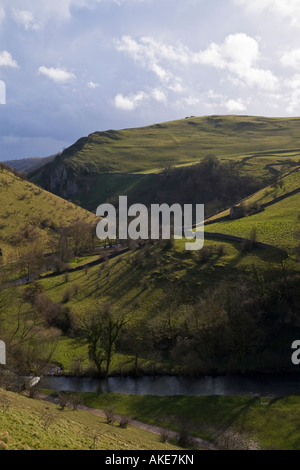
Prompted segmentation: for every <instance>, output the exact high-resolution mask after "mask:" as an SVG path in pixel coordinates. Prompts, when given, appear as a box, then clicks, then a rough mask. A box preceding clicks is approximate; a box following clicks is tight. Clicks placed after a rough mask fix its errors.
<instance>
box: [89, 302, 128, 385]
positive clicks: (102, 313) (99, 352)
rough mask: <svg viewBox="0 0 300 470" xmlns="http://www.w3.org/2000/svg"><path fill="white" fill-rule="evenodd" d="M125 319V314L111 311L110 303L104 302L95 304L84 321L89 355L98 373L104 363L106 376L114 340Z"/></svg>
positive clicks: (113, 349)
mask: <svg viewBox="0 0 300 470" xmlns="http://www.w3.org/2000/svg"><path fill="white" fill-rule="evenodd" d="M127 321H128V320H127V319H126V316H125V315H118V314H116V313H113V309H112V305H111V304H110V303H104V304H100V305H99V304H98V305H96V308H95V310H94V312H92V314H91V315H90V317H89V319H88V320H87V321H86V322H85V330H86V335H87V341H88V346H89V357H90V359H91V360H92V361H93V362H94V364H95V365H96V367H97V369H98V372H99V375H102V374H103V370H102V365H104V376H105V377H107V376H108V374H109V368H110V364H111V359H112V356H113V353H114V351H115V344H116V341H117V339H118V337H119V334H120V332H121V330H122V328H123V326H124V325H125V324H126V323H127Z"/></svg>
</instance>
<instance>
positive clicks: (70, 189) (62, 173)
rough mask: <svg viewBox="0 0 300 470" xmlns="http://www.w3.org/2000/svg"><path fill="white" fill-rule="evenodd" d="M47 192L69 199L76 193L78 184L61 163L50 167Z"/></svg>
mask: <svg viewBox="0 0 300 470" xmlns="http://www.w3.org/2000/svg"><path fill="white" fill-rule="evenodd" d="M48 178H49V179H48V186H49V191H51V192H52V193H55V194H58V195H59V196H61V197H64V198H69V197H73V196H75V195H76V194H77V193H78V190H79V188H78V183H77V181H76V179H75V176H74V174H73V173H72V172H71V171H70V169H67V168H66V167H65V165H64V164H63V163H61V164H59V165H56V166H54V167H52V169H51V171H50V173H49V177H48Z"/></svg>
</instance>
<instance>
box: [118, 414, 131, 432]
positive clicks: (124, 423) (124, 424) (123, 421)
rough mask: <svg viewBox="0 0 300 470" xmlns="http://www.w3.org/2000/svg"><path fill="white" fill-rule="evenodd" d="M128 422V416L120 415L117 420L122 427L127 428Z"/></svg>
mask: <svg viewBox="0 0 300 470" xmlns="http://www.w3.org/2000/svg"><path fill="white" fill-rule="evenodd" d="M129 423H130V418H129V417H128V416H122V417H121V419H120V421H119V426H120V428H122V429H127V427H128V425H129Z"/></svg>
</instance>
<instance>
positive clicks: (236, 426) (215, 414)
mask: <svg viewBox="0 0 300 470" xmlns="http://www.w3.org/2000/svg"><path fill="white" fill-rule="evenodd" d="M48 393H50V392H48ZM50 395H52V397H53V396H55V395H53V394H51V393H50ZM78 397H79V398H80V401H81V403H82V404H83V405H84V406H87V407H88V408H93V409H100V410H107V409H112V410H113V411H114V412H115V413H116V414H118V415H122V416H129V417H130V418H131V419H133V420H136V421H139V422H142V423H145V424H147V425H150V426H157V427H159V428H164V429H167V430H171V431H173V432H180V431H181V429H182V428H183V427H184V429H185V432H186V433H188V434H190V435H191V436H192V437H197V438H201V439H204V440H205V441H209V442H210V443H212V444H214V445H215V446H216V447H218V448H220V449H233V450H235V449H243V450H245V449H261V450H264V449H265V450H300V428H299V422H300V396H289V397H283V398H266V397H241V396H240V397H230V396H201V397H188V396H172V397H157V396H149V395H148V396H134V395H123V394H116V393H115V394H112V393H110V394H103V393H100V394H99V393H80V394H78Z"/></svg>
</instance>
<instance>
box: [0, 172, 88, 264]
mask: <svg viewBox="0 0 300 470" xmlns="http://www.w3.org/2000/svg"><path fill="white" fill-rule="evenodd" d="M0 201H1V204H0V230H1V231H0V248H1V250H2V261H3V262H5V263H6V262H8V261H11V260H14V259H16V257H17V256H18V253H22V252H23V251H24V250H25V251H26V250H28V248H29V247H30V246H32V247H34V246H36V245H38V248H39V250H40V251H42V252H43V251H44V252H46V251H49V250H50V251H51V248H53V244H54V243H55V240H56V239H57V236H58V232H59V230H60V228H62V227H66V226H70V225H71V224H73V223H75V222H76V221H77V222H78V221H82V222H84V223H87V224H94V225H95V223H96V217H95V216H94V215H93V214H91V213H90V212H88V211H86V210H84V209H82V208H81V207H78V206H75V205H74V204H72V203H71V202H68V201H66V200H64V199H61V198H60V197H58V196H55V195H53V194H51V193H49V192H47V191H45V190H43V189H42V188H39V187H37V186H36V185H34V184H32V183H30V182H29V181H26V180H24V179H22V178H20V177H19V176H18V175H16V174H14V173H12V172H10V171H9V170H7V169H6V168H1V169H0Z"/></svg>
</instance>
